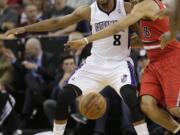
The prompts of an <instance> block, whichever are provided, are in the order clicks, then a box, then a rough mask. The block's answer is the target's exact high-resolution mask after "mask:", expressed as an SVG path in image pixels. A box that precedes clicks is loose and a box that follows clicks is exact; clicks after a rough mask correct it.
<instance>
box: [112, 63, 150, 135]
mask: <svg viewBox="0 0 180 135" xmlns="http://www.w3.org/2000/svg"><path fill="white" fill-rule="evenodd" d="M109 77H110V80H111V82H112V83H111V84H112V85H111V86H112V87H113V88H114V89H115V90H116V91H117V92H118V94H120V96H121V97H122V98H123V100H124V102H125V104H126V105H127V106H128V108H129V110H130V112H131V114H132V115H131V117H132V123H133V125H134V128H135V130H136V132H137V134H138V135H149V131H148V129H147V124H146V122H145V118H144V115H143V113H142V111H141V109H140V103H139V99H138V96H137V95H138V94H137V88H136V87H135V85H136V80H135V76H134V68H133V66H132V65H131V64H130V63H129V62H126V61H124V62H122V64H121V65H119V68H117V69H116V70H113V72H112V73H111V75H110V76H109Z"/></svg>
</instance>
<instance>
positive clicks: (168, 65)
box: [140, 51, 180, 108]
mask: <svg viewBox="0 0 180 135" xmlns="http://www.w3.org/2000/svg"><path fill="white" fill-rule="evenodd" d="M143 95H151V96H153V97H154V98H156V100H157V101H158V102H159V103H160V104H161V105H165V106H166V107H167V108H172V107H176V106H179V104H180V51H179V52H178V53H171V54H170V55H168V56H166V57H164V58H163V59H159V60H157V61H156V62H153V63H150V64H149V65H148V66H147V68H146V69H145V72H144V75H143V79H142V82H141V90H140V96H143Z"/></svg>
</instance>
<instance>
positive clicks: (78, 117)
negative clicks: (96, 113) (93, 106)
mask: <svg viewBox="0 0 180 135" xmlns="http://www.w3.org/2000/svg"><path fill="white" fill-rule="evenodd" d="M71 117H72V118H73V119H74V120H75V121H76V122H78V123H82V124H87V118H86V117H84V116H82V115H81V114H80V113H73V114H71Z"/></svg>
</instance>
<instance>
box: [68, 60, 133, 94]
mask: <svg viewBox="0 0 180 135" xmlns="http://www.w3.org/2000/svg"><path fill="white" fill-rule="evenodd" d="M68 84H73V85H75V86H77V87H79V88H80V89H81V90H82V92H83V94H84V93H86V92H91V91H97V92H99V91H101V90H102V89H103V88H104V87H106V86H108V85H109V86H111V87H112V88H114V89H115V90H116V92H117V93H118V94H119V95H120V92H119V90H120V88H121V87H122V86H124V85H126V84H132V85H136V80H135V76H134V67H133V65H132V64H131V62H129V61H127V60H123V61H113V62H112V61H109V60H105V61H102V60H101V61H98V60H97V59H96V60H93V61H91V60H86V62H85V63H84V64H82V65H81V67H79V68H78V69H77V70H76V71H75V72H74V73H73V74H72V76H71V77H70V78H69V80H68Z"/></svg>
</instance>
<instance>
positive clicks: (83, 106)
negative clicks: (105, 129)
mask: <svg viewBox="0 0 180 135" xmlns="http://www.w3.org/2000/svg"><path fill="white" fill-rule="evenodd" d="M106 107H107V104H106V100H105V98H104V97H103V96H102V95H101V94H99V93H97V92H90V93H88V94H85V95H83V96H81V97H80V99H79V112H80V113H81V114H82V115H83V116H85V117H86V118H88V119H90V120H95V119H98V118H100V117H102V116H103V114H104V113H105V111H106Z"/></svg>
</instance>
